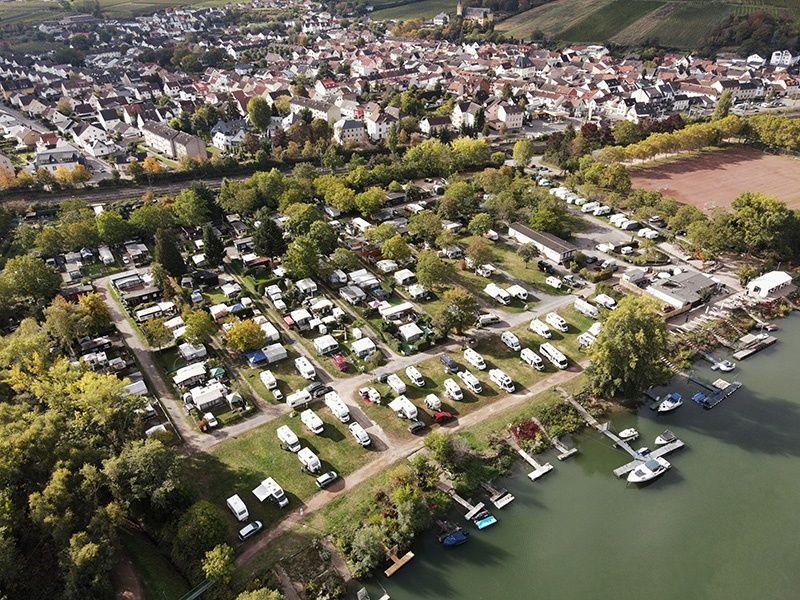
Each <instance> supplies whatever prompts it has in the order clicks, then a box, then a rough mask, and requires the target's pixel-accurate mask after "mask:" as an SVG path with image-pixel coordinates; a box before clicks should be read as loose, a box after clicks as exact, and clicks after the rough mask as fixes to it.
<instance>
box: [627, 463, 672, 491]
mask: <svg viewBox="0 0 800 600" xmlns="http://www.w3.org/2000/svg"><path fill="white" fill-rule="evenodd" d="M670 467H672V465H671V464H670V463H669V461H668V460H667V459H666V458H661V457H660V456H657V457H655V458H648V459H647V460H646V461H644V462H643V463H642V464H641V465H639V466H638V467H636V468H635V469H634V470H633V471H631V472H630V473H628V483H635V484H643V483H647V482H648V481H653V480H654V479H656V478H657V477H661V475H663V474H664V473H666V472H667V471H668V470H669V469H670Z"/></svg>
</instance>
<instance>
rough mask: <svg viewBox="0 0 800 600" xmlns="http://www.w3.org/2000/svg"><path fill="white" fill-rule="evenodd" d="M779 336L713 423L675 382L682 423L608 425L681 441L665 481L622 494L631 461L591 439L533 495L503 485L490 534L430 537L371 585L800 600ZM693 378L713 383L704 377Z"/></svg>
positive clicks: (792, 340)
mask: <svg viewBox="0 0 800 600" xmlns="http://www.w3.org/2000/svg"><path fill="white" fill-rule="evenodd" d="M779 325H780V327H781V329H780V331H778V332H777V333H776V335H777V337H778V338H779V340H780V341H779V342H778V343H777V344H775V345H774V346H772V347H771V348H768V349H766V350H764V351H762V352H761V353H760V354H757V355H756V356H754V357H751V358H750V359H748V360H746V361H744V362H741V363H739V365H738V367H737V369H736V370H735V371H734V372H733V373H728V374H724V376H725V377H726V378H727V379H729V380H733V379H735V380H738V381H741V382H742V383H743V384H744V387H743V388H742V389H741V390H739V391H738V392H736V393H735V394H734V395H733V396H732V397H730V398H728V399H727V400H725V401H724V402H723V403H722V404H720V405H719V406H717V407H716V408H714V409H713V410H710V411H706V410H703V409H701V408H700V407H698V406H697V405H695V404H694V403H693V402H691V400H689V399H688V398H687V395H686V393H687V392H690V393H689V396H690V395H691V393H693V392H694V391H696V390H697V389H698V388H697V386H693V385H686V382H680V381H675V382H673V383H674V385H673V387H672V388H670V389H676V390H678V391H681V392H683V393H684V405H683V406H682V407H681V408H679V409H678V410H677V411H676V412H674V413H672V414H670V415H661V416H657V415H656V414H655V413H654V412H652V411H651V410H649V409H647V408H641V409H640V410H639V413H638V415H623V416H620V417H617V418H615V419H614V422H613V426H614V428H615V429H616V430H621V429H623V428H625V427H629V426H633V427H636V428H637V429H638V430H639V431H640V432H641V434H642V437H641V438H640V439H639V440H638V441H637V442H634V444H633V445H634V447H640V446H650V447H651V448H653V447H655V446H654V443H653V440H654V438H655V436H656V435H658V434H659V433H660V432H661V431H663V430H664V429H665V428H669V429H671V430H672V431H674V432H675V433H676V434H677V436H678V437H679V438H681V439H682V440H684V441H685V442H686V444H687V447H686V448H684V449H682V450H678V451H676V452H674V453H672V454H670V455H669V456H668V457H667V458H668V460H669V461H670V462H671V463H672V465H673V467H672V469H671V470H670V471H668V472H667V473H666V474H665V475H664V476H663V477H661V478H660V479H659V480H657V481H655V482H654V483H652V484H650V485H649V486H648V487H645V488H641V489H639V488H634V487H628V486H626V482H625V480H624V479H617V478H616V477H614V475H613V474H612V472H611V471H612V470H613V469H614V468H616V467H618V466H621V465H622V464H624V463H626V462H628V460H629V458H628V456H627V455H626V454H624V453H623V452H622V451H620V450H615V449H613V448H612V447H611V443H610V441H609V440H608V439H607V438H605V437H603V436H602V435H601V434H600V433H599V432H596V431H594V430H592V431H587V432H585V433H583V434H581V435H580V436H578V437H577V438H576V439H575V440H574V441H575V442H576V443H577V446H578V447H579V449H580V454H579V455H578V456H577V457H573V458H570V459H568V460H567V461H566V462H563V463H562V462H558V461H557V460H556V458H555V456H552V455H547V459H548V460H549V461H550V462H551V463H553V464H554V465H555V467H556V468H555V470H554V471H553V472H551V473H550V474H548V475H546V476H545V477H544V478H543V479H541V480H539V481H538V482H536V483H533V482H531V481H529V480H528V479H527V477H525V476H524V471H527V470H523V468H522V465H519V466H518V469H517V472H516V474H515V476H513V477H510V478H508V479H506V480H503V481H501V482H499V483H500V484H502V485H503V486H504V487H506V488H507V489H508V490H509V491H510V492H512V493H513V494H514V495H515V496H516V501H515V502H514V503H512V504H511V505H510V506H509V507H507V508H505V509H503V510H494V514H495V515H496V516H497V517H498V519H499V522H498V524H497V525H495V526H494V527H492V528H490V529H488V530H485V531H481V532H478V531H477V530H476V529H475V528H474V527H473V526H472V525H470V526H469V530H470V534H471V540H470V542H469V543H467V544H466V545H463V546H460V547H458V548H455V549H445V548H443V547H442V546H440V545H439V544H438V543H437V542H436V540H435V538H434V535H433V533H429V534H427V535H426V536H424V539H422V540H421V541H420V542H419V543H417V544H416V545H415V547H414V548H413V550H414V552H415V553H416V558H415V559H414V560H413V561H412V562H411V563H409V565H408V566H406V567H404V568H403V569H402V570H401V571H400V572H398V573H397V574H396V575H395V576H393V577H392V578H391V579H388V580H387V579H386V578H385V577H381V578H380V580H379V583H380V584H381V585H383V586H384V587H385V588H386V590H387V591H388V593H389V594H390V595H391V597H392V599H393V600H419V599H426V600H444V599H463V600H483V599H487V600H488V599H509V600H516V599H520V600H524V599H529V598H542V599H551V598H552V599H556V598H557V599H561V600H571V599H573V598H576V599H577V598H581V599H597V600H602V599H606V598H608V599H614V600H626V599H629V598H630V599H634V598H635V599H642V598H646V599H648V600H660V599H677V598H681V599H715V600H723V599H724V600H732V599H735V600H739V599H742V600H749V599H751V598H752V599H762V600H766V599H783V598H787V599H788V598H800V545H798V539H797V538H798V535H800V510H798V503H799V502H800V362H798V357H800V317H797V316H795V317H792V318H789V319H784V320H783V321H780V322H779ZM717 354H718V356H719V357H722V356H723V354H722V353H720V352H718V353H717ZM706 364H707V363H706ZM694 374H695V376H697V377H698V378H700V379H701V380H703V381H707V382H711V381H713V380H714V379H716V378H717V377H718V375H717V374H716V373H714V372H712V371H711V370H710V369H708V368H706V366H705V365H698V366H697V368H696V369H695V371H694ZM370 592H371V594H372V598H373V599H375V598H378V597H379V596H380V590H379V588H378V587H377V585H376V586H374V587H373V586H370Z"/></svg>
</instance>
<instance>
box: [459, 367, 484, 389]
mask: <svg viewBox="0 0 800 600" xmlns="http://www.w3.org/2000/svg"><path fill="white" fill-rule="evenodd" d="M458 378H459V379H461V381H463V382H464V385H465V386H467V387H468V388H469V390H470V391H471V392H472V393H474V394H480V393H481V392H482V391H483V387H482V386H481V382H480V381H478V378H477V377H475V375H473V374H472V373H470V372H469V371H459V372H458Z"/></svg>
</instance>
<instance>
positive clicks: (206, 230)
mask: <svg viewBox="0 0 800 600" xmlns="http://www.w3.org/2000/svg"><path fill="white" fill-rule="evenodd" d="M224 254H225V247H224V245H223V244H222V240H221V239H219V237H217V236H216V235H215V234H214V229H213V228H212V227H211V225H204V226H203V255H204V256H205V257H206V262H207V263H208V264H209V265H210V266H212V267H217V266H219V265H220V264H222V257H223V256H224Z"/></svg>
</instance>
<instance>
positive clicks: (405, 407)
mask: <svg viewBox="0 0 800 600" xmlns="http://www.w3.org/2000/svg"><path fill="white" fill-rule="evenodd" d="M389 408H390V409H392V411H393V412H394V414H396V415H397V416H398V417H400V418H401V419H410V420H412V421H413V420H414V419H416V418H417V415H418V414H419V413H418V411H417V407H416V406H414V403H413V402H411V400H409V399H408V398H406V397H405V396H398V397H397V398H395V399H394V400H392V401H391V402H389Z"/></svg>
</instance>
